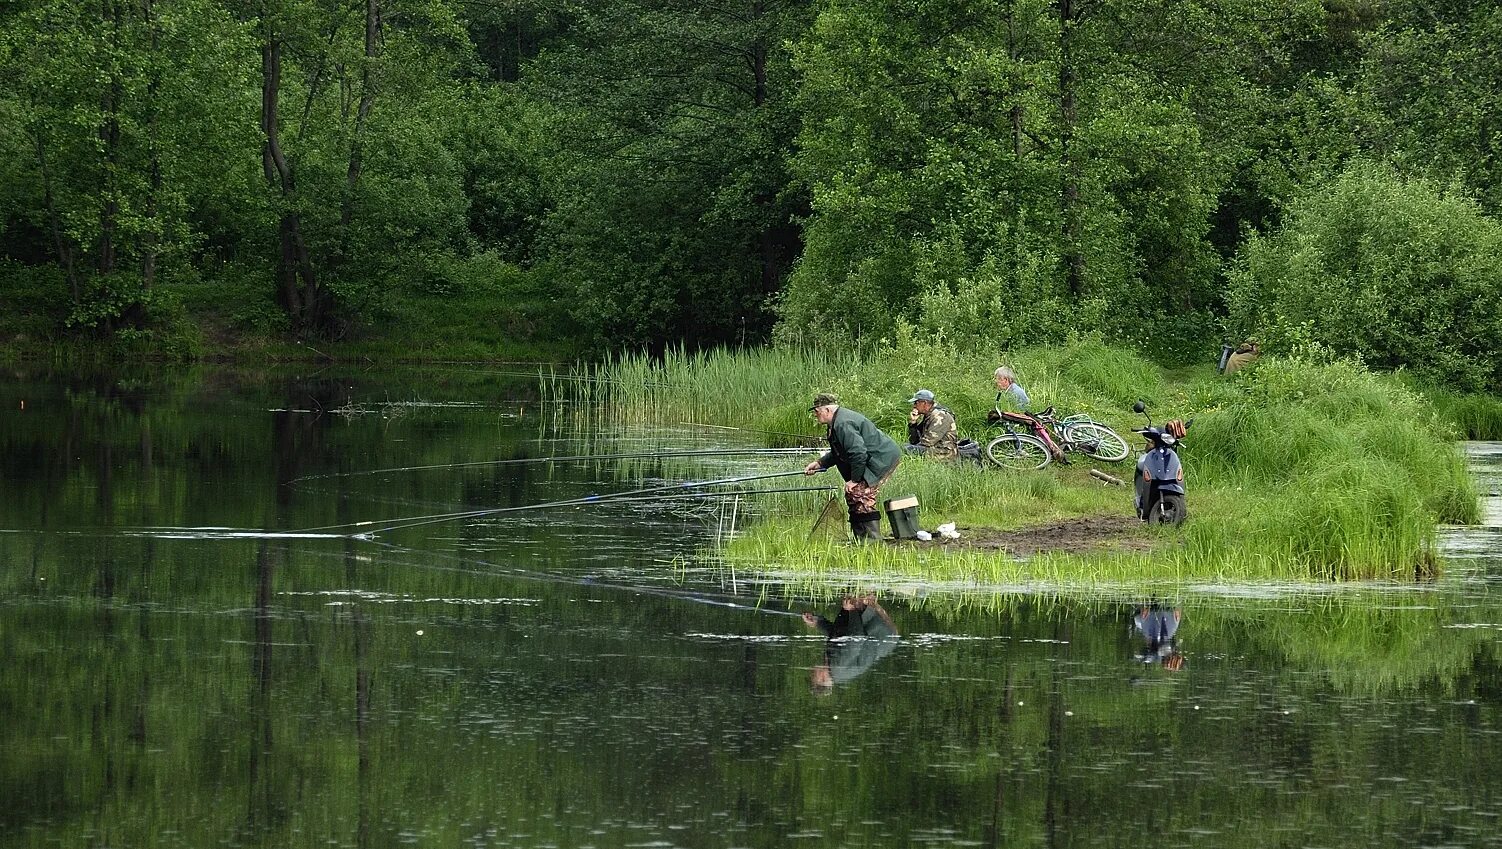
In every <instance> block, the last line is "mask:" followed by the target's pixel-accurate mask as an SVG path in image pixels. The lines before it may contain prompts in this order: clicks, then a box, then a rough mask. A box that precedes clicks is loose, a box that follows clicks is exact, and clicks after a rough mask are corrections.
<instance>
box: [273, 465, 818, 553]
mask: <svg viewBox="0 0 1502 849" xmlns="http://www.w3.org/2000/svg"><path fill="white" fill-rule="evenodd" d="M801 474H804V472H803V470H802V469H797V470H795V471H790V472H768V473H765V474H759V475H743V476H740V477H733V478H720V479H718V480H709V481H686V482H684V483H674V484H665V485H663V486H651V487H646V488H644V489H633V490H627V491H625V492H613V493H606V494H604V495H587V496H583V497H580V498H566V499H562V500H559V501H547V502H543V503H541V504H520V505H517V506H515V507H492V508H489V509H486V510H466V511H462V512H457V513H435V514H433V515H429V516H409V517H407V518H403V519H387V520H384V521H386V522H389V523H391V524H388V525H385V526H383V527H379V528H372V529H371V530H366V531H361V532H359V533H352V534H346V536H356V537H362V538H363V537H369V536H371V535H373V534H381V533H387V532H388V531H397V530H404V529H406V528H415V527H418V526H421V525H432V524H436V523H439V522H450V521H453V520H455V519H477V518H480V517H482V516H493V515H497V514H500V513H515V512H519V511H522V510H544V509H548V508H552V507H574V506H578V505H581V504H600V503H603V502H608V501H613V500H616V499H618V498H625V497H629V496H633V495H649V494H652V493H659V492H672V491H673V490H679V489H694V488H699V487H708V486H726V485H730V484H737V483H747V482H749V481H757V480H768V479H770V478H784V477H790V476H792V475H801ZM381 522H382V520H379V519H372V520H367V521H363V522H346V523H344V524H338V525H323V526H321V527H317V528H303V529H302V530H300V531H296V533H308V532H312V531H329V530H336V529H339V528H351V529H355V528H365V527H368V526H370V525H379V524H381Z"/></svg>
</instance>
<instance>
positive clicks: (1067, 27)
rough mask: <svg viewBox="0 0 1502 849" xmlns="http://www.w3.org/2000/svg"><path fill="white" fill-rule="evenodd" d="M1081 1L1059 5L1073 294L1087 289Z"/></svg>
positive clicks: (1067, 253) (1064, 205)
mask: <svg viewBox="0 0 1502 849" xmlns="http://www.w3.org/2000/svg"><path fill="white" fill-rule="evenodd" d="M1076 3H1077V0H1058V4H1059V176H1060V178H1061V180H1062V186H1061V191H1060V193H1059V206H1060V212H1061V213H1062V217H1063V221H1064V228H1063V237H1064V239H1063V242H1064V244H1063V248H1064V250H1063V259H1064V279H1065V282H1066V283H1067V284H1068V288H1069V294H1070V295H1071V296H1073V297H1076V298H1077V297H1079V295H1080V292H1081V291H1082V290H1083V288H1084V279H1085V257H1084V254H1083V253H1082V252H1081V247H1080V236H1081V233H1082V226H1081V219H1080V181H1079V163H1078V162H1077V161H1076V154H1075V150H1074V128H1075V125H1076V123H1077V121H1078V116H1077V114H1076V105H1075V91H1074V86H1075V74H1074V57H1073V55H1072V51H1073V47H1074V27H1075V24H1076V23H1077V22H1078V21H1079V14H1078V9H1077V8H1076Z"/></svg>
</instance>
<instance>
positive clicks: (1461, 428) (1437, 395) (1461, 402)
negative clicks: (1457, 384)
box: [1424, 389, 1502, 441]
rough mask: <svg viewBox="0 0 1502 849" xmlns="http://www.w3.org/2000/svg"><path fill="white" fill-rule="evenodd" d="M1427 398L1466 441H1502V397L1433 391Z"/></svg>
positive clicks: (1428, 393) (1426, 392)
mask: <svg viewBox="0 0 1502 849" xmlns="http://www.w3.org/2000/svg"><path fill="white" fill-rule="evenodd" d="M1424 395H1425V396H1426V397H1427V398H1428V399H1429V401H1430V403H1432V404H1433V405H1434V409H1435V411H1436V412H1437V413H1438V414H1439V416H1440V418H1442V419H1444V420H1445V421H1447V422H1449V423H1450V424H1451V425H1453V426H1454V427H1455V431H1456V433H1457V434H1459V435H1460V436H1462V437H1464V438H1465V439H1484V440H1489V441H1496V440H1502V398H1499V397H1497V396H1495V395H1463V394H1461V393H1458V392H1449V391H1446V390H1440V389H1433V390H1428V391H1425V392H1424Z"/></svg>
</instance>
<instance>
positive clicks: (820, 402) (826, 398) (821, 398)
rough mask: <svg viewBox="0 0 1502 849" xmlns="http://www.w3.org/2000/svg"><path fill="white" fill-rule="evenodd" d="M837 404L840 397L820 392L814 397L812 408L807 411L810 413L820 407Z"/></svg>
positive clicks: (831, 393)
mask: <svg viewBox="0 0 1502 849" xmlns="http://www.w3.org/2000/svg"><path fill="white" fill-rule="evenodd" d="M839 403H840V396H838V395H836V394H834V393H833V392H820V393H819V394H818V395H815V396H814V405H813V406H812V407H809V408H808V409H809V410H810V411H812V410H817V409H819V408H820V407H830V406H838V405H839Z"/></svg>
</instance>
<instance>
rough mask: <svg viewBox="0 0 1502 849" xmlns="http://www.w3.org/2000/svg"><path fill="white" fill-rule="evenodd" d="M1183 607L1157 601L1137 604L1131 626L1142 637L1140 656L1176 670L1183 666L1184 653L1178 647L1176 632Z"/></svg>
mask: <svg viewBox="0 0 1502 849" xmlns="http://www.w3.org/2000/svg"><path fill="white" fill-rule="evenodd" d="M1183 618H1184V611H1183V610H1181V609H1179V608H1177V607H1174V608H1165V607H1163V606H1161V605H1158V604H1148V605H1144V606H1142V607H1138V608H1137V610H1136V612H1135V613H1133V614H1132V628H1133V630H1135V631H1136V632H1137V634H1138V636H1140V637H1141V638H1142V645H1141V647H1140V648H1139V649H1138V650H1137V655H1136V657H1137V660H1139V661H1141V662H1142V663H1145V664H1156V665H1160V666H1162V667H1163V668H1164V669H1167V670H1170V671H1175V670H1179V669H1182V668H1184V653H1183V652H1182V651H1180V650H1179V644H1178V639H1177V635H1178V632H1179V623H1180V622H1182V621H1183Z"/></svg>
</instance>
